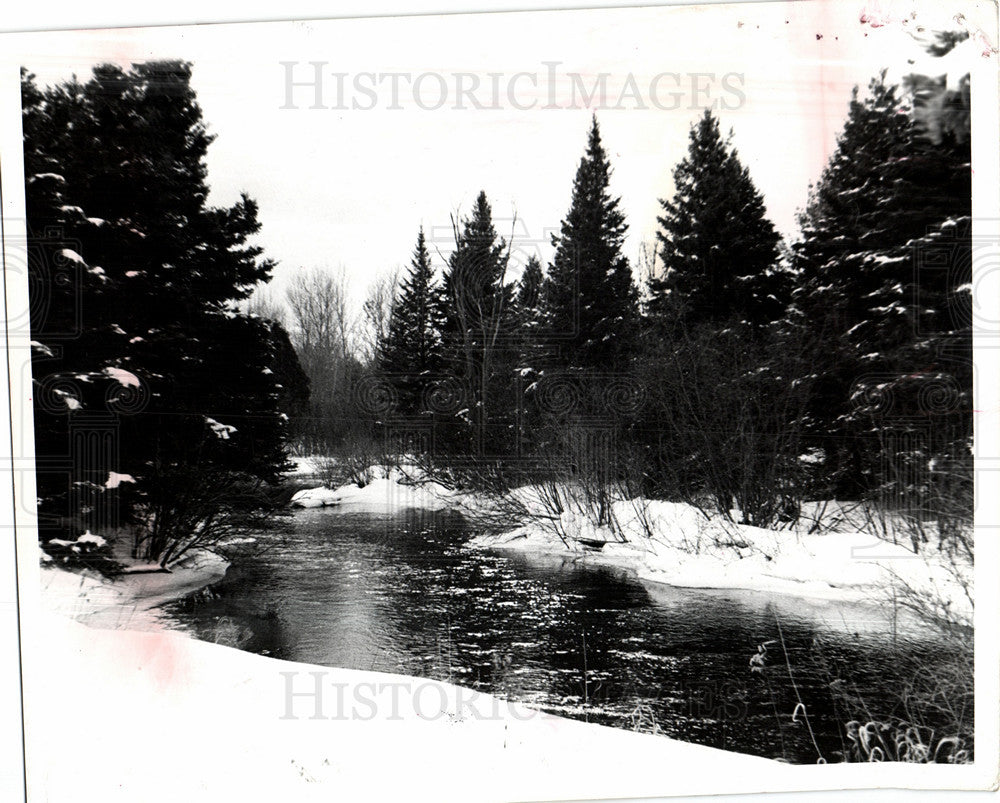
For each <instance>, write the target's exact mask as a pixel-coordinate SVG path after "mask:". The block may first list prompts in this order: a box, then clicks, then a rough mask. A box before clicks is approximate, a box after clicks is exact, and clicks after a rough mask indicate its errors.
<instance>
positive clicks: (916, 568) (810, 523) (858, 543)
mask: <svg viewBox="0 0 1000 803" xmlns="http://www.w3.org/2000/svg"><path fill="white" fill-rule="evenodd" d="M378 471H379V469H375V468H373V469H372V472H373V473H374V474H375V476H378V477H379V478H378V479H375V480H373V481H372V482H371V483H369V484H368V485H366V486H365V487H364V488H359V487H357V486H356V485H345V486H341V487H339V488H336V489H327V488H322V487H319V488H315V489H309V490H305V491H302V492H300V494H299V495H298V499H299V506H302V507H313V506H327V505H329V506H331V507H336V508H343V509H344V510H345V511H347V510H350V511H352V512H361V511H364V512H373V513H384V512H392V511H393V510H402V509H405V508H418V509H429V510H443V509H455V510H458V511H460V512H464V513H466V514H467V515H469V516H470V517H471V518H472V519H473V520H475V519H477V518H478V519H480V520H483V521H487V522H489V523H490V524H491V525H494V526H491V527H490V528H488V529H491V530H492V531H491V532H486V533H484V534H481V535H479V536H476V537H475V538H473V539H471V540H470V541H469V542H468V546H469V547H470V548H474V549H497V550H507V551H518V552H522V553H525V554H536V555H548V556H552V555H561V556H564V557H567V558H570V559H572V560H574V561H581V562H585V563H592V564H595V565H607V566H614V567H618V568H622V569H625V570H628V571H630V572H632V573H633V574H635V576H637V577H638V578H639V580H640V581H642V582H643V583H645V584H650V585H661V586H662V585H666V586H673V587H680V588H708V589H741V590H749V591H762V592H771V593H780V594H788V595H793V596H798V597H803V598H810V599H820V600H833V601H845V602H869V603H873V604H878V605H881V604H886V603H892V604H893V605H902V606H903V607H908V608H911V609H913V610H914V611H916V612H917V613H920V614H921V615H925V616H926V617H928V618H931V619H934V620H936V621H941V622H947V623H949V624H958V625H962V626H968V627H971V626H972V620H973V610H974V596H973V566H972V563H971V561H967V560H959V559H955V558H954V557H952V556H950V555H947V554H944V553H943V552H940V551H938V550H937V549H935V548H934V545H933V544H927V545H925V548H924V551H923V552H921V553H920V554H915V553H914V552H913V551H912V550H911V549H909V548H908V547H907V546H905V545H904V544H906V543H908V541H909V538H908V535H906V534H905V533H903V532H902V530H901V531H900V534H899V536H898V537H897V539H896V540H897V543H893V542H892V541H890V540H886V539H885V538H878V537H876V536H875V535H874V534H873V533H872V531H871V528H870V527H868V526H867V525H866V522H865V514H864V511H863V510H862V508H861V506H860V505H858V504H847V503H839V502H813V503H807V504H806V505H805V506H804V509H803V516H802V518H801V519H800V520H799V521H798V522H797V523H796V524H794V525H790V526H788V527H787V528H786V529H782V530H769V529H763V528H760V527H752V526H749V525H742V524H735V523H733V522H732V521H729V520H726V519H724V518H723V517H721V516H718V515H714V516H713V515H707V514H706V513H705V512H703V511H701V510H699V509H697V508H695V507H692V506H691V505H687V504H683V503H677V502H666V501H662V500H648V499H631V500H623V499H619V500H617V501H615V502H613V503H612V505H611V516H610V518H611V519H612V520H614V522H615V527H614V528H612V527H610V526H595V525H594V524H593V522H592V520H591V517H590V516H588V515H586V514H585V513H582V512H571V511H569V510H564V511H562V512H561V513H559V514H558V515H556V514H553V513H552V512H551V507H552V505H551V502H549V501H545V500H543V498H542V496H543V495H542V494H541V493H540V491H539V489H538V488H536V487H532V486H526V487H522V488H517V489H514V490H513V491H511V492H510V494H509V498H508V499H507V500H503V501H502V502H501V503H500V504H499V506H498V500H496V499H487V498H483V497H477V496H475V495H472V494H466V493H461V492H457V491H452V490H449V489H447V488H444V487H443V486H441V485H439V484H437V483H433V482H427V483H421V482H419V480H418V479H417V477H418V475H417V474H415V473H414V471H412V470H410V471H401V470H400V469H391V470H390V472H389V473H388V475H384V474H383V475H379V474H378V473H377V472H378ZM560 491H561V492H562V493H563V496H564V499H565V500H572V497H573V495H572V493H571V492H568V491H566V489H560ZM294 503H295V502H294V501H293V504H294ZM569 506H570V505H567V507H569ZM503 508H506V511H505V510H504V509H503ZM510 511H519V512H520V513H521V515H520V517H518V516H517V515H516V514H515V513H512V512H510ZM518 518H520V520H518ZM498 522H499V523H501V525H507V527H506V528H503V532H501V533H499V534H497V533H496V532H495V529H496V528H495V525H496V524H497V523H498Z"/></svg>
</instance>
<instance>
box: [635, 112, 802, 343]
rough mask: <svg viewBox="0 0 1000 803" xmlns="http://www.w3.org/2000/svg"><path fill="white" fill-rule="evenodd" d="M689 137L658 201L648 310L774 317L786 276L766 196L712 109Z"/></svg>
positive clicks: (691, 316) (657, 316) (760, 321)
mask: <svg viewBox="0 0 1000 803" xmlns="http://www.w3.org/2000/svg"><path fill="white" fill-rule="evenodd" d="M689 140H690V141H689V146H688V154H687V156H686V157H685V158H684V159H682V160H681V162H680V163H679V164H678V165H677V167H676V168H675V170H674V186H675V194H674V197H673V199H672V200H662V199H661V201H660V205H661V206H662V208H663V215H662V216H661V217H659V218H658V221H659V224H660V230H659V232H658V233H657V239H658V241H659V245H660V257H661V260H662V263H663V269H664V273H663V275H662V276H659V277H651V278H650V280H649V295H650V301H649V304H648V308H647V311H648V314H649V316H650V317H651V318H652V319H653V321H654V322H659V323H665V322H666V321H668V320H672V319H677V318H678V317H679V319H680V320H681V321H683V322H684V323H685V324H686V325H687V326H688V327H693V326H696V325H698V324H701V323H713V324H722V323H724V322H731V321H745V322H747V323H749V324H751V325H755V326H761V325H764V324H767V323H770V322H771V321H774V320H775V319H777V318H778V317H780V315H781V313H782V311H783V308H784V300H785V295H786V293H787V290H788V278H787V274H786V272H785V271H784V270H783V269H782V267H781V265H780V250H779V245H780V242H781V238H780V236H779V235H778V233H777V232H776V231H775V230H774V226H773V225H772V224H771V222H770V221H769V220H768V219H767V217H766V212H765V208H764V199H763V197H762V196H761V194H760V193H759V192H758V191H757V189H756V187H755V186H754V184H753V181H752V180H751V178H750V173H749V171H748V170H747V168H745V167H744V166H743V165H742V164H741V163H740V160H739V156H738V154H737V152H736V150H735V149H734V148H733V147H732V146H731V144H730V143H729V142H728V141H726V140H723V138H722V135H721V134H720V132H719V122H718V120H717V119H716V118H715V117H714V116H713V115H712V113H711V112H710V111H708V110H706V111H705V114H704V116H703V117H702V118H701V120H700V121H699V122H698V123H697V124H696V125H695V126H693V127H692V128H691V132H690V135H689Z"/></svg>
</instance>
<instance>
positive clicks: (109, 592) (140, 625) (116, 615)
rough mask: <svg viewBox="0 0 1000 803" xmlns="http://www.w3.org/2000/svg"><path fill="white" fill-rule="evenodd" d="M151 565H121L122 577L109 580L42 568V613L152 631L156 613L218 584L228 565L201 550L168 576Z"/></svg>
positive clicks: (158, 622) (114, 627)
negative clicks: (123, 569) (196, 592)
mask: <svg viewBox="0 0 1000 803" xmlns="http://www.w3.org/2000/svg"><path fill="white" fill-rule="evenodd" d="M157 568H158V567H157V566H156V565H155V564H144V563H140V562H137V561H131V562H127V563H126V564H125V573H124V574H122V575H120V576H118V577H116V578H114V579H110V578H107V577H102V576H101V575H99V574H97V573H96V572H90V571H83V572H74V571H67V570H65V569H61V568H58V567H56V566H54V565H52V564H51V563H49V564H43V565H42V567H41V569H40V575H41V592H42V593H41V602H42V610H43V611H45V612H47V613H50V614H54V615H56V616H62V617H66V618H69V619H73V620H75V621H78V622H82V623H84V624H87V625H90V626H91V627H99V628H105V629H111V630H119V629H129V630H152V629H160V628H162V627H163V624H162V622H161V619H160V617H159V615H158V614H157V612H156V608H157V607H158V606H160V605H162V604H163V603H165V602H169V601H171V600H174V599H180V598H182V597H186V596H187V595H188V594H191V593H193V592H195V591H198V590H199V589H201V588H204V587H205V586H208V585H211V584H212V583H215V582H217V581H218V580H221V579H222V578H223V576H225V574H226V570H227V569H228V568H229V563H228V561H226V559H225V558H223V557H222V556H220V555H217V554H215V553H214V552H210V551H208V550H206V549H193V550H191V551H190V552H188V553H187V554H186V555H185V556H184V557H182V558H181V559H180V560H179V561H177V562H175V563H173V564H171V567H170V571H169V572H165V571H157Z"/></svg>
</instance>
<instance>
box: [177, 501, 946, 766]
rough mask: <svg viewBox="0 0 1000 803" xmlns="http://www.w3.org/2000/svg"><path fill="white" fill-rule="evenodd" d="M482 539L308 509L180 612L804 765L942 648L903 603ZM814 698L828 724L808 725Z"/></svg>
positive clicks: (349, 657)
mask: <svg viewBox="0 0 1000 803" xmlns="http://www.w3.org/2000/svg"><path fill="white" fill-rule="evenodd" d="M469 535H470V532H469V525H468V524H467V523H466V522H465V520H463V519H462V518H461V516H459V515H457V514H449V513H425V512H419V511H409V512H407V513H402V514H399V515H394V516H384V515H383V516H379V515H370V514H350V513H341V512H337V511H334V510H329V509H327V510H323V509H314V510H299V511H296V512H295V513H294V514H292V515H291V516H290V517H289V518H287V519H283V520H280V521H279V522H277V523H276V524H275V525H274V527H273V528H272V529H271V530H269V531H268V532H257V533H247V534H246V536H245V537H244V538H239V539H235V540H234V541H233V542H231V544H230V546H229V552H230V558H231V560H232V562H233V565H232V567H231V568H230V570H229V572H228V573H227V574H226V576H225V577H224V578H223V579H222V580H221V581H220V582H219V583H217V584H216V585H214V586H213V587H212V588H210V589H208V590H207V591H205V592H202V593H198V594H195V595H193V596H191V597H189V598H187V599H185V600H181V601H177V602H174V603H171V604H169V605H167V606H165V607H164V608H163V609H162V613H163V614H164V615H166V616H167V617H168V618H169V619H170V620H171V621H172V624H173V626H174V627H176V628H177V629H181V630H186V631H188V632H191V633H192V634H193V635H195V636H196V637H198V638H201V639H203V640H206V641H214V642H218V643H222V644H227V645H229V646H233V647H237V648H239V649H243V650H248V651H251V652H256V653H260V654H263V655H270V656H274V657H277V658H283V659H288V660H292V661H302V662H307V663H313V664H322V665H326V666H338V667H348V668H352V669H362V670H377V671H384V672H393V673H402V674H408V675H415V676H420V677H429V678H434V679H437V680H445V681H450V682H453V683H457V684H460V685H464V686H468V687H471V688H475V689H480V690H482V691H486V692H490V693H492V694H495V695H499V696H502V697H505V698H508V699H514V700H519V701H522V702H524V703H527V704H529V705H531V706H533V707H536V708H539V709H542V710H545V711H547V712H550V713H554V714H559V715H562V716H568V717H573V718H577V719H585V720H588V721H590V722H596V723H601V724H605V725H612V726H616V727H622V728H630V729H637V730H642V731H645V732H650V733H660V734H664V735H667V736H671V737H674V738H678V739H683V740H685V741H691V742H697V743H700V744H705V745H710V746H713V747H719V748H723V749H726V750H734V751H739V752H744V753H751V754H754V755H760V756H766V757H769V758H776V759H781V760H785V761H791V762H795V763H811V762H815V761H816V760H817V758H818V757H819V756H822V757H823V758H824V759H826V760H828V761H831V762H833V761H838V760H841V756H840V755H839V754H838V751H842V750H843V749H844V747H845V744H844V740H843V733H844V727H843V726H844V724H845V722H846V721H847V720H849V719H851V718H853V717H855V716H857V713H858V708H857V705H853V706H852V705H851V704H848V703H847V702H846V700H847V697H848V696H855V697H857V699H858V700H863V702H864V705H865V706H867V707H868V709H869V710H871V711H892V710H893V709H894V708H898V701H897V700H896V695H897V694H898V692H899V689H900V688H902V686H903V685H904V684H905V682H906V681H907V679H908V678H909V675H910V673H912V672H913V671H922V668H926V667H928V666H931V665H933V662H934V661H935V660H936V658H937V656H939V654H940V652H941V649H942V647H941V644H940V640H939V638H938V636H937V635H936V633H935V632H934V631H933V630H931V629H930V628H928V627H926V626H923V625H922V624H921V623H919V622H917V621H915V620H914V619H913V618H912V617H908V616H905V615H904V614H903V613H901V612H900V611H898V610H893V607H892V606H881V607H877V606H872V605H860V604H846V603H842V602H837V603H834V602H811V601H807V600H803V599H798V598H795V597H790V596H787V595H779V594H761V593H751V592H745V591H714V590H713V591H710V590H693V589H675V588H670V587H666V586H657V585H644V584H642V583H640V582H639V581H638V580H636V579H635V578H634V577H632V576H630V575H629V574H627V573H626V572H624V571H621V570H611V569H607V568H598V567H593V566H590V565H582V564H581V563H580V562H578V561H573V560H570V559H568V558H567V559H560V558H551V557H549V558H540V557H529V556H525V555H518V554H511V553H499V552H490V551H484V550H474V549H470V548H468V547H467V546H466V541H467V539H468V537H469ZM762 644H766V648H765V650H764V651H763V652H761V648H760V646H759V645H762ZM782 644H783V645H784V647H783V646H782ZM755 654H761V655H762V658H761V659H760V663H762V664H763V667H762V669H763V671H752V670H751V666H750V659H751V657H752V656H753V655H755ZM800 700H801V701H802V702H803V703H804V704H805V710H806V714H807V717H808V723H806V722H805V720H804V719H803V717H802V716H797V717H795V720H796V721H793V713H794V712H795V709H796V705H797V703H798V702H799V701H800Z"/></svg>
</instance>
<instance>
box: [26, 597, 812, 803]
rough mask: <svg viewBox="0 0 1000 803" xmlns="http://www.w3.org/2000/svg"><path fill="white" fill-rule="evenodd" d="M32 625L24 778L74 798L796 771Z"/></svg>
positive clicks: (688, 781) (706, 777)
mask: <svg viewBox="0 0 1000 803" xmlns="http://www.w3.org/2000/svg"><path fill="white" fill-rule="evenodd" d="M42 625H43V627H42V628H41V632H40V633H39V634H38V635H39V636H40V638H38V639H36V640H34V641H33V646H32V648H31V652H30V654H29V655H28V656H27V657H28V660H29V661H30V662H31V671H30V672H29V673H28V674H27V675H26V681H25V682H26V684H27V692H28V694H29V699H31V701H32V716H31V718H30V719H29V732H28V739H29V742H28V744H29V767H31V769H32V775H31V777H29V784H30V786H31V788H33V789H34V790H35V792H34V796H36V797H38V799H40V800H41V799H44V800H48V801H51V802H52V803H57V802H59V801H76V800H79V798H80V790H81V789H86V790H87V796H88V797H91V798H94V799H100V800H102V801H106V802H107V803H110V802H111V801H119V800H121V801H135V800H142V801H148V802H149V803H154V802H155V801H170V803H173V801H176V800H191V801H201V800H219V799H226V800H238V799H246V800H272V799H273V800H289V799H290V800H322V801H329V800H332V799H349V800H434V801H448V800H456V801H457V800H461V801H478V800H534V799H566V798H571V799H580V798H594V797H596V798H612V797H615V798H618V797H621V796H628V797H632V796H634V797H640V796H651V795H657V794H691V793H692V792H694V791H696V788H697V789H698V790H704V789H705V784H706V783H708V784H709V785H710V786H711V787H712V789H713V790H714V791H718V792H736V791H738V790H740V789H741V788H743V789H746V788H747V785H748V777H750V778H752V777H758V778H759V777H764V778H767V777H769V776H770V774H771V773H776V772H781V771H783V770H785V769H788V770H792V769H794V768H783V767H781V766H780V765H778V764H775V763H774V762H771V761H768V760H766V759H760V758H754V757H750V756H743V755H738V754H733V753H724V752H723V751H720V750H716V749H714V748H710V747H702V746H698V745H692V744H687V743H684V742H677V741H673V740H671V739H668V738H666V737H663V736H649V735H641V734H637V733H632V732H629V731H624V730H618V729H612V728H606V727H602V726H598V725H591V724H587V723H583V722H577V721H573V720H565V719H559V718H556V717H552V716H548V715H544V714H540V713H537V712H533V711H530V710H528V709H526V708H523V707H521V706H518V705H514V704H508V703H506V702H504V701H501V700H498V699H497V698H494V697H492V696H490V695H486V694H477V693H474V692H471V691H469V690H467V689H461V688H459V687H456V686H452V685H450V684H447V683H438V682H435V681H429V680H418V679H414V678H408V677H404V676H399V675H388V674H381V673H376V672H359V671H353V670H345V669H329V668H324V667H319V666H312V665H306V664H295V663H290V662H285V661H279V660H276V659H272V658H265V657H262V656H258V655H253V654H250V653H244V652H240V651H238V650H233V649H230V648H228V647H222V646H219V645H215V644H208V643H204V642H198V641H194V640H191V639H187V638H184V637H183V636H181V635H179V634H175V633H169V632H154V633H138V632H129V631H119V632H114V633H112V632H108V631H101V630H93V629H90V628H87V627H84V626H82V625H79V624H75V623H72V622H69V621H67V620H64V619H60V618H57V617H51V616H49V617H44V618H43V622H42ZM313 673H315V674H313ZM67 679H71V682H67ZM317 682H318V683H320V685H321V688H322V689H323V690H324V691H323V692H321V693H322V694H323V697H322V700H321V702H320V703H319V704H317V701H316V698H315V697H314V696H312V693H314V691H315V688H316V685H315V684H316V683H317ZM289 684H291V685H289ZM289 690H291V691H293V692H297V693H299V694H305V695H306V696H304V697H297V698H291V699H290V698H289V697H288V691H289ZM289 704H290V705H291V707H290V708H289ZM317 711H318V712H319V714H320V715H321V716H324V717H326V718H325V719H314V718H313V717H314V716H315V715H316V713H317ZM53 744H61V745H69V746H71V747H69V748H67V749H52V748H51V746H52V745H53ZM720 764H724V766H725V767H726V770H727V771H726V772H725V773H719V772H718V771H717V768H718V767H719V766H720Z"/></svg>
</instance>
